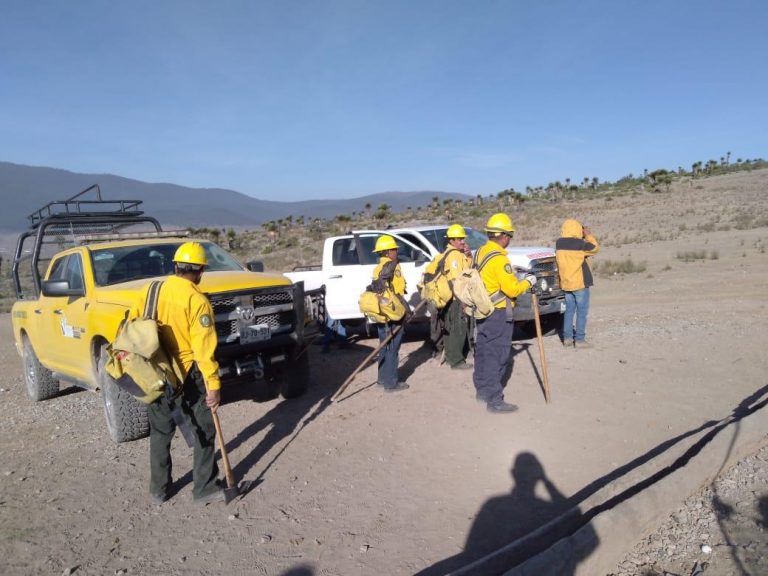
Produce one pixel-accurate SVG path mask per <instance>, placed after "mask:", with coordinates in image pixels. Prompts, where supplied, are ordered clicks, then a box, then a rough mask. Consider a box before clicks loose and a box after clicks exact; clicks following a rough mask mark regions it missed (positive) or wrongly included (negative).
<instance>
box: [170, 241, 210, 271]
mask: <svg viewBox="0 0 768 576" xmlns="http://www.w3.org/2000/svg"><path fill="white" fill-rule="evenodd" d="M173 261H174V262H178V263H179V264H195V265H197V266H205V265H206V264H208V258H206V256H205V249H204V248H203V246H202V244H200V243H199V242H184V244H182V245H181V246H179V249H178V250H176V254H174V255H173Z"/></svg>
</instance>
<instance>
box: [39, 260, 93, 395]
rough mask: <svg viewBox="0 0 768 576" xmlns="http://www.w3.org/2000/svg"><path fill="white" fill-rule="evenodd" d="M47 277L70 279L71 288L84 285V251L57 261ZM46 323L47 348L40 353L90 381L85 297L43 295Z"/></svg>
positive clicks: (53, 366)
mask: <svg viewBox="0 0 768 576" xmlns="http://www.w3.org/2000/svg"><path fill="white" fill-rule="evenodd" d="M47 280H66V281H67V282H68V283H69V286H70V288H84V287H85V278H84V274H83V261H82V257H81V256H80V254H68V255H66V256H62V257H61V258H60V259H58V260H56V261H54V262H53V264H52V266H51V273H50V274H49V276H48V278H47ZM40 304H41V311H42V315H43V318H42V322H43V323H45V324H47V328H48V330H46V334H47V335H48V336H47V339H46V344H45V346H46V350H45V351H43V350H41V351H40V354H41V355H42V356H44V357H45V358H46V359H49V362H47V365H48V366H49V367H50V368H51V369H52V370H55V371H60V372H62V373H63V374H67V375H71V376H74V377H75V378H78V379H82V380H88V379H89V378H87V375H88V374H89V373H90V369H91V366H90V364H88V365H87V366H85V365H82V366H81V364H84V363H85V362H84V360H85V359H87V358H89V355H88V345H89V344H88V335H87V334H86V330H85V326H86V322H85V320H86V318H85V314H86V308H87V306H86V298H85V296H44V295H41V296H40Z"/></svg>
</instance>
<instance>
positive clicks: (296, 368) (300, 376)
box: [280, 346, 309, 398]
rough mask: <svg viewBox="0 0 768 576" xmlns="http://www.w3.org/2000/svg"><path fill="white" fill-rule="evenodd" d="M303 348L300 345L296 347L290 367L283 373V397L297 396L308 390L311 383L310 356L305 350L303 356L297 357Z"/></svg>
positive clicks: (281, 388)
mask: <svg viewBox="0 0 768 576" xmlns="http://www.w3.org/2000/svg"><path fill="white" fill-rule="evenodd" d="M301 350H303V348H302V347H300V346H297V347H296V348H295V349H294V351H293V353H291V358H290V360H289V361H288V367H287V368H286V369H285V371H284V372H283V374H282V386H281V387H280V395H281V396H282V397H283V398H296V397H298V396H301V395H302V394H304V392H306V391H307V385H308V384H309V356H308V355H307V352H306V351H304V353H303V354H302V355H301V356H299V357H298V358H296V356H297V355H298V353H299V352H300V351H301Z"/></svg>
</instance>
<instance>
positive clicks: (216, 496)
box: [194, 488, 227, 506]
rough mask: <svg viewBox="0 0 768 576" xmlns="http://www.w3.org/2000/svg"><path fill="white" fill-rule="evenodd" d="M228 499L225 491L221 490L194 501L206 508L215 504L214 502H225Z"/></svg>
mask: <svg viewBox="0 0 768 576" xmlns="http://www.w3.org/2000/svg"><path fill="white" fill-rule="evenodd" d="M226 499H227V497H226V495H225V494H224V490H222V489H221V488H219V489H217V490H214V491H213V492H210V493H208V494H206V495H205V496H200V497H199V498H194V501H195V504H202V505H203V506H205V505H206V504H213V503H214V502H224V501H225V500H226Z"/></svg>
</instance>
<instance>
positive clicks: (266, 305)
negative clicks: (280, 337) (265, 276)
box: [208, 287, 295, 344]
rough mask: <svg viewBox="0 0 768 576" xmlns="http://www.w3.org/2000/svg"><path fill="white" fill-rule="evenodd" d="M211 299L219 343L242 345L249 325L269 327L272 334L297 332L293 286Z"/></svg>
mask: <svg viewBox="0 0 768 576" xmlns="http://www.w3.org/2000/svg"><path fill="white" fill-rule="evenodd" d="M208 298H209V300H210V301H211V306H212V307H213V312H214V316H215V318H216V336H217V337H218V341H219V344H232V343H236V342H238V341H239V340H240V336H241V333H244V332H245V330H247V329H248V326H257V325H260V326H264V325H267V326H269V332H270V333H271V334H283V333H286V332H291V331H292V330H293V329H294V318H295V314H294V309H293V290H292V288H290V287H285V288H276V289H275V288H271V289H265V290H262V291H259V292H256V293H250V294H243V293H236V294H231V293H230V294H209V295H208Z"/></svg>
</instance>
